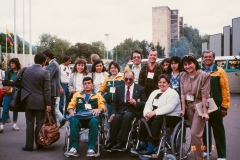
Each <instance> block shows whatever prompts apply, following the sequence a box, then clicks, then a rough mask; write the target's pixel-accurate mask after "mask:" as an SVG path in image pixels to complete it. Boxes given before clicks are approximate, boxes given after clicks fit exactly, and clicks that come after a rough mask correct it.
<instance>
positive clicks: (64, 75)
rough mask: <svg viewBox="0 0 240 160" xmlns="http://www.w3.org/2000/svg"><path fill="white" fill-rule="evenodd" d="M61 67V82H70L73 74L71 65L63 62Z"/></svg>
mask: <svg viewBox="0 0 240 160" xmlns="http://www.w3.org/2000/svg"><path fill="white" fill-rule="evenodd" d="M59 69H60V78H61V83H68V82H69V79H70V74H71V69H70V67H68V66H65V65H63V64H61V65H60V66H59Z"/></svg>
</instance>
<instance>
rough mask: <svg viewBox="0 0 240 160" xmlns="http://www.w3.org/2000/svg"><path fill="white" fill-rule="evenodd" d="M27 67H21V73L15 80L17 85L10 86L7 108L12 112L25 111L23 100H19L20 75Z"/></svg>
mask: <svg viewBox="0 0 240 160" xmlns="http://www.w3.org/2000/svg"><path fill="white" fill-rule="evenodd" d="M26 68H27V67H25V68H23V72H22V75H21V76H20V77H19V79H18V81H17V85H16V86H17V87H13V88H12V94H11V98H10V104H9V110H10V111H14V112H25V107H24V104H23V102H22V101H21V88H22V85H21V83H22V77H23V73H24V71H25V69H26Z"/></svg>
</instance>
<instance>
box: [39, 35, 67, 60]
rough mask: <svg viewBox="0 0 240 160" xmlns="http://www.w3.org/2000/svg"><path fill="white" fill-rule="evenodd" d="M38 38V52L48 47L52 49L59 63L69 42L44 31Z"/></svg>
mask: <svg viewBox="0 0 240 160" xmlns="http://www.w3.org/2000/svg"><path fill="white" fill-rule="evenodd" d="M39 39H40V41H39V42H38V45H39V46H38V48H37V52H38V53H39V52H42V51H44V50H45V49H47V48H49V49H51V50H52V51H53V53H54V56H55V58H56V59H57V61H58V62H59V63H61V62H62V58H63V56H64V55H65V54H66V52H67V50H68V49H69V47H70V45H71V44H70V42H68V41H67V40H63V39H60V38H58V37H57V36H52V35H50V34H46V33H44V34H42V35H40V36H39Z"/></svg>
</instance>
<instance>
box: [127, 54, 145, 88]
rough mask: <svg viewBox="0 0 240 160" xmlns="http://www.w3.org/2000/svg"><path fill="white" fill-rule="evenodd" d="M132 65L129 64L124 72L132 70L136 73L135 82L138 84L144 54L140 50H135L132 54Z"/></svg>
mask: <svg viewBox="0 0 240 160" xmlns="http://www.w3.org/2000/svg"><path fill="white" fill-rule="evenodd" d="M131 60H132V62H133V63H132V64H127V66H126V67H125V69H124V72H126V71H130V70H132V71H133V72H134V75H135V76H134V77H135V78H134V82H135V83H136V84H138V79H139V72H140V70H141V67H142V63H141V62H142V53H141V52H140V51H138V50H135V51H133V52H132V55H131Z"/></svg>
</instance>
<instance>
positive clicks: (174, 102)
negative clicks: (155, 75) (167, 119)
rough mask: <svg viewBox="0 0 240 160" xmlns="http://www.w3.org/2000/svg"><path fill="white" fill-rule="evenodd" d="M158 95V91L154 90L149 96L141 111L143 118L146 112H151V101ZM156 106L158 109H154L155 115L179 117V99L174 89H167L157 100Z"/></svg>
mask: <svg viewBox="0 0 240 160" xmlns="http://www.w3.org/2000/svg"><path fill="white" fill-rule="evenodd" d="M158 93H161V91H160V89H157V90H154V91H153V92H152V93H151V94H150V96H149V98H148V100H147V102H146V104H145V108H144V110H143V116H145V115H146V114H147V112H150V111H152V110H153V100H154V98H155V97H156V95H157V94H158ZM157 104H158V105H157V107H158V108H157V109H155V112H156V115H167V116H178V117H179V113H180V111H181V104H180V98H179V95H178V93H177V92H176V91H175V90H174V89H172V88H170V87H168V89H167V90H166V91H165V92H163V94H162V95H161V96H160V97H159V98H158V102H157Z"/></svg>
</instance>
